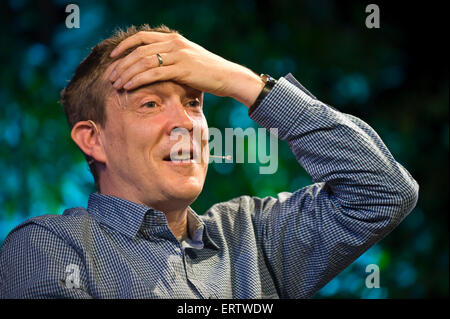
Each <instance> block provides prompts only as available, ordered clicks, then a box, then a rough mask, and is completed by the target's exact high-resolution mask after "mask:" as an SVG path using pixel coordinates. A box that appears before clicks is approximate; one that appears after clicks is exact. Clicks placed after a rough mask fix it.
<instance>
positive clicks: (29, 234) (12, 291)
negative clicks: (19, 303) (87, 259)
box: [0, 222, 91, 299]
mask: <svg viewBox="0 0 450 319" xmlns="http://www.w3.org/2000/svg"><path fill="white" fill-rule="evenodd" d="M85 281H86V274H85V269H84V266H83V263H82V259H81V258H80V256H79V255H78V254H77V252H76V251H75V249H74V248H72V247H70V245H68V244H67V243H66V242H64V241H63V240H62V239H61V238H60V237H58V236H57V235H56V234H54V233H53V232H51V231H50V230H49V229H47V228H46V227H44V226H42V225H39V224H35V223H33V222H26V223H25V224H22V225H19V226H18V227H16V228H15V229H14V230H13V231H11V232H10V234H9V235H8V236H7V238H6V239H5V242H4V243H3V246H2V250H1V252H0V299H5V298H8V299H28V298H33V299H34V298H36V299H41V298H76V299H79V298H82V299H85V298H91V297H90V295H89V293H88V292H87V291H86V290H85V289H84V288H83V287H85V286H86V285H85Z"/></svg>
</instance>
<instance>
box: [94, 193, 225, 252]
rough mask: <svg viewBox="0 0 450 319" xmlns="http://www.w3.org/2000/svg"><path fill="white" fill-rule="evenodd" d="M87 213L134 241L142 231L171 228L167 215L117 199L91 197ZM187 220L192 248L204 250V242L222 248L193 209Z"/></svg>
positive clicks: (103, 196)
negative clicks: (154, 228) (156, 227)
mask: <svg viewBox="0 0 450 319" xmlns="http://www.w3.org/2000/svg"><path fill="white" fill-rule="evenodd" d="M87 210H88V212H89V213H90V214H91V215H92V216H93V217H94V218H95V219H97V220H98V221H99V222H101V223H103V224H105V225H107V226H109V227H111V228H112V229H114V230H116V231H118V232H120V233H122V234H124V235H126V236H128V237H131V238H134V237H135V236H136V235H137V233H138V231H139V230H140V229H151V228H153V227H154V226H167V220H166V215H165V214H164V213H163V212H161V211H159V210H156V209H153V208H152V207H149V206H145V205H142V204H137V203H134V202H132V201H129V200H126V199H123V198H119V197H115V196H109V195H104V194H100V193H92V194H90V195H89V201H88V209H87ZM187 218H188V232H189V237H190V244H191V246H192V247H193V248H194V247H195V248H203V242H202V241H203V240H204V242H205V245H206V246H210V247H213V248H216V249H218V246H217V245H216V244H215V243H214V242H213V241H212V240H211V238H210V237H209V235H208V232H207V231H206V225H205V223H204V222H203V220H201V218H200V217H199V216H198V215H197V214H196V213H195V211H194V210H193V209H192V208H191V207H188V212H187Z"/></svg>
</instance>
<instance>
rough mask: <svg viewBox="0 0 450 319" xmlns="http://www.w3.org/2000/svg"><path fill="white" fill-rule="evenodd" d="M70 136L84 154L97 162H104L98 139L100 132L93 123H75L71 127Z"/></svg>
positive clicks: (104, 158)
mask: <svg viewBox="0 0 450 319" xmlns="http://www.w3.org/2000/svg"><path fill="white" fill-rule="evenodd" d="M70 135H71V137H72V140H73V141H74V142H75V143H76V144H77V145H78V147H79V148H80V149H81V151H82V152H83V153H84V154H86V155H88V156H90V157H92V158H93V159H95V161H97V162H101V163H105V162H106V157H105V152H104V150H103V145H102V143H101V139H100V130H99V129H98V128H97V125H96V124H95V123H94V122H93V121H91V120H89V121H80V122H77V123H76V124H75V125H74V126H73V128H72V132H71V134H70Z"/></svg>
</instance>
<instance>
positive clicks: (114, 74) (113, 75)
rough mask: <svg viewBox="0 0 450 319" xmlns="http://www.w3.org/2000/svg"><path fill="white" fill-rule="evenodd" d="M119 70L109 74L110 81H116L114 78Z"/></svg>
mask: <svg viewBox="0 0 450 319" xmlns="http://www.w3.org/2000/svg"><path fill="white" fill-rule="evenodd" d="M116 75H117V72H116V71H115V70H114V71H113V73H111V75H110V76H109V80H110V81H114V79H115V78H116Z"/></svg>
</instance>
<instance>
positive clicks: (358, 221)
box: [0, 26, 418, 298]
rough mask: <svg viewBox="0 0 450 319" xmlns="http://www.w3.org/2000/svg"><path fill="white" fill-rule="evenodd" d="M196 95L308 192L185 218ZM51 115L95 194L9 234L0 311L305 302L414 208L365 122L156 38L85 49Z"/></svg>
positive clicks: (190, 46)
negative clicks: (30, 303)
mask: <svg viewBox="0 0 450 319" xmlns="http://www.w3.org/2000/svg"><path fill="white" fill-rule="evenodd" d="M203 92H208V93H212V94H215V95H218V96H228V97H232V98H234V99H236V100H237V101H239V102H241V103H242V104H244V105H245V106H247V107H248V108H249V116H250V117H251V118H252V119H253V120H254V121H256V122H257V123H259V124H260V125H261V126H263V127H266V128H272V127H274V128H277V129H278V137H279V138H280V139H281V140H285V141H287V142H288V143H289V145H290V147H291V149H292V151H293V153H294V155H295V156H296V158H297V160H298V162H299V163H300V164H301V165H302V166H303V167H304V168H305V170H306V171H307V172H308V173H309V174H310V175H311V176H312V178H313V181H314V182H315V183H314V184H312V185H310V186H308V187H305V188H302V189H299V190H297V191H296V192H294V193H287V192H284V193H280V194H278V196H277V198H273V197H267V198H262V199H261V198H256V197H251V196H241V197H239V198H236V199H232V200H230V201H228V202H224V203H219V204H216V205H214V206H213V207H211V208H210V209H209V210H208V211H207V212H205V213H204V214H203V215H201V216H200V215H197V214H196V213H195V212H194V211H193V210H192V209H191V208H190V207H189V205H190V204H191V203H192V202H193V201H194V200H195V199H196V198H197V196H198V195H199V194H200V192H201V190H202V187H203V183H204V180H205V176H206V171H207V165H208V164H207V163H208V151H207V146H208V145H207V142H205V141H204V140H202V141H199V140H198V139H195V138H193V131H194V130H195V129H199V130H201V132H203V133H204V132H207V124H206V119H205V117H204V115H203V110H202V108H203ZM62 104H63V105H64V110H65V112H66V115H67V119H68V122H69V125H70V127H71V136H72V139H73V140H74V141H75V143H76V144H77V145H78V146H79V148H80V149H81V150H82V152H83V153H84V154H85V155H86V157H87V159H88V162H89V165H90V167H91V170H92V172H93V175H94V178H95V181H96V185H97V188H98V192H97V193H94V194H91V196H90V198H89V203H88V207H87V210H86V209H84V208H81V207H78V208H73V209H68V210H66V211H65V212H64V213H63V215H62V216H57V215H46V216H40V217H35V218H32V219H30V220H28V221H26V222H24V223H23V224H21V225H19V226H18V227H16V228H15V229H14V230H12V231H11V233H10V234H9V235H8V237H7V238H6V240H5V242H4V245H3V247H2V251H1V256H0V265H1V268H0V271H1V274H0V275H1V277H0V278H1V282H0V295H1V297H3V298H307V297H311V296H313V295H314V294H315V293H316V292H317V291H318V290H319V289H320V288H321V287H322V286H324V285H325V284H326V283H327V282H328V281H329V280H331V279H332V278H333V277H334V276H336V275H337V274H338V273H339V272H340V271H342V270H343V269H344V268H345V267H347V266H348V265H349V264H350V263H351V262H352V261H354V260H355V259H356V258H357V257H358V256H360V255H361V254H362V253H363V252H364V251H365V250H367V249H368V248H369V247H370V246H372V245H373V244H375V243H376V242H378V241H379V240H380V239H381V238H383V237H384V236H386V235H387V234H388V233H389V232H390V231H391V230H392V229H393V228H394V227H396V226H397V225H398V224H399V223H400V222H401V221H402V219H403V218H404V217H405V216H406V215H407V214H408V213H409V212H410V211H411V210H412V209H413V208H414V206H415V204H416V201H417V196H418V185H417V183H416V182H415V180H414V179H413V178H412V177H411V175H410V174H409V173H408V172H407V171H406V170H405V169H404V168H403V167H402V166H401V165H400V164H399V163H397V162H396V161H395V160H394V158H393V157H392V155H391V154H390V152H389V151H388V149H387V148H386V146H385V145H384V143H383V142H382V141H381V139H380V138H379V136H378V135H377V134H376V133H375V132H374V131H373V129H372V128H370V127H369V126H368V125H367V124H366V123H364V122H363V121H361V120H360V119H358V118H356V117H354V116H351V115H348V114H343V113H340V112H339V111H337V110H335V109H333V108H331V107H329V106H327V105H325V104H323V103H321V102H320V101H318V100H317V99H316V98H315V97H314V96H312V95H311V94H310V93H309V92H308V91H307V90H305V89H304V88H303V87H302V86H301V85H300V84H299V83H298V82H297V81H296V80H295V79H294V78H293V77H292V75H290V74H289V75H288V76H286V77H282V78H280V79H279V80H278V81H275V80H273V79H271V78H270V77H267V76H263V77H259V76H257V75H256V74H255V73H253V72H252V71H250V70H249V69H247V68H245V67H243V66H240V65H237V64H235V63H232V62H229V61H227V60H224V59H223V58H221V57H218V56H216V55H214V54H212V53H210V52H208V51H206V50H205V49H203V48H202V47H200V46H198V45H196V44H194V43H192V42H190V41H188V40H187V39H185V38H184V37H182V36H181V35H179V34H178V33H176V32H175V31H173V30H170V29H168V28H167V27H164V26H163V27H160V28H157V29H150V28H149V27H148V26H143V27H141V28H140V29H136V28H134V27H131V28H129V29H128V30H126V31H125V32H123V31H121V32H119V33H117V34H116V35H114V36H112V37H111V38H109V39H107V40H105V41H103V42H101V43H100V44H98V45H97V46H96V47H95V48H94V49H93V50H92V52H91V54H90V55H89V56H88V57H87V58H86V59H85V60H84V61H83V62H82V63H81V64H80V66H79V67H78V68H77V70H76V73H75V75H74V77H73V78H72V80H71V82H70V83H69V85H68V86H67V87H66V89H65V90H64V91H63V92H62ZM177 131H180V132H185V133H186V132H187V134H188V135H189V140H190V143H189V144H190V146H189V152H188V155H187V157H186V154H184V155H183V154H180V150H179V149H178V147H174V145H175V143H176V142H177V141H176V140H174V139H173V138H171V137H172V135H173V134H174V132H177ZM194 149H197V150H198V149H199V150H200V153H201V155H202V156H200V158H201V160H200V161H194V160H193V157H194ZM205 149H206V151H205Z"/></svg>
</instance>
